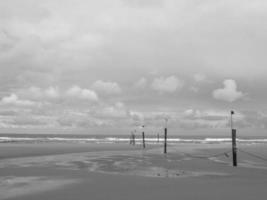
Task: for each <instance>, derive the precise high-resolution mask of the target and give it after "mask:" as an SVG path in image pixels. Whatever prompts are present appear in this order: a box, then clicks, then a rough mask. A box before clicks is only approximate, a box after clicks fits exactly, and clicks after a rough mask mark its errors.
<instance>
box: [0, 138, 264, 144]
mask: <svg viewBox="0 0 267 200" xmlns="http://www.w3.org/2000/svg"><path fill="white" fill-rule="evenodd" d="M129 141H130V139H129V138H128V137H81V138H73V137H0V143H45V142H47V143H49V142H59V143H68V142H71V143H129ZM142 141H143V139H142V138H141V137H137V138H136V139H135V142H136V143H137V144H138V143H142ZM145 141H146V143H151V144H156V143H162V142H163V141H164V139H163V138H162V137H161V138H156V137H147V138H145ZM167 141H168V143H170V144H176V143H193V144H214V143H215V144H220V143H231V142H232V138H211V137H209V138H203V139H199V138H198V139H195V138H190V139H188V138H174V137H172V138H168V139H167ZM237 142H239V143H244V144H254V143H255V144H256V143H267V139H258V138H254V139H243V138H237Z"/></svg>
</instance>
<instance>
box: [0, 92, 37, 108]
mask: <svg viewBox="0 0 267 200" xmlns="http://www.w3.org/2000/svg"><path fill="white" fill-rule="evenodd" d="M0 103H1V104H12V105H17V106H34V105H36V103H35V102H33V101H29V100H22V99H19V98H18V96H17V95H16V94H14V93H13V94H11V95H10V96H7V97H3V98H2V100H1V102H0Z"/></svg>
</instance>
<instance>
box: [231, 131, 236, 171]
mask: <svg viewBox="0 0 267 200" xmlns="http://www.w3.org/2000/svg"><path fill="white" fill-rule="evenodd" d="M232 152H233V166H234V167H236V166H237V146H236V129H232Z"/></svg>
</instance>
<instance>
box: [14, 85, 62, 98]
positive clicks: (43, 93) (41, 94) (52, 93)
mask: <svg viewBox="0 0 267 200" xmlns="http://www.w3.org/2000/svg"><path fill="white" fill-rule="evenodd" d="M19 94H21V95H22V96H27V97H28V98H33V99H44V98H48V99H57V98H59V97H60V92H59V89H58V88H57V87H52V86H50V87H49V88H46V89H42V88H39V87H35V86H31V87H30V88H28V89H26V90H21V91H19Z"/></svg>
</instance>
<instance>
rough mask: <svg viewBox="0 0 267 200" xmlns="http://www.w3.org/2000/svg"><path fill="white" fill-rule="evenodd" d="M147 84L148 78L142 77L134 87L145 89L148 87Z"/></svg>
mask: <svg viewBox="0 0 267 200" xmlns="http://www.w3.org/2000/svg"><path fill="white" fill-rule="evenodd" d="M146 85H147V80H146V78H144V77H142V78H140V79H139V80H138V81H137V82H136V83H135V84H134V87H135V88H142V89H143V88H145V87H146Z"/></svg>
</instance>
